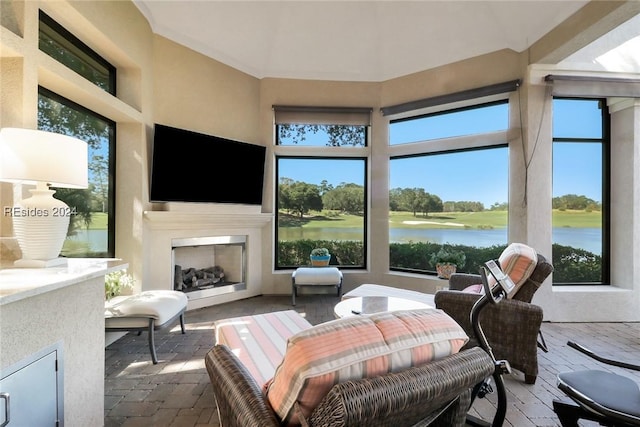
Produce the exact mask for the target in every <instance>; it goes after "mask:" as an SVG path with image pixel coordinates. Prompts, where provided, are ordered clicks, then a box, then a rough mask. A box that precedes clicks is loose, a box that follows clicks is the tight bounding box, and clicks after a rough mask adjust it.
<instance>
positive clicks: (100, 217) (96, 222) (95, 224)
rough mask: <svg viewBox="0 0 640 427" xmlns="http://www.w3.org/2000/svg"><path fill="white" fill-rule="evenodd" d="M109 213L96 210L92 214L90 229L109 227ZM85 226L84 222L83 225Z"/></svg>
mask: <svg viewBox="0 0 640 427" xmlns="http://www.w3.org/2000/svg"><path fill="white" fill-rule="evenodd" d="M107 219H108V217H107V214H106V213H102V212H95V213H92V214H91V224H89V230H106V229H107ZM82 228H84V224H83V225H82Z"/></svg>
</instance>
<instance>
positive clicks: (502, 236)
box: [278, 227, 602, 254]
mask: <svg viewBox="0 0 640 427" xmlns="http://www.w3.org/2000/svg"><path fill="white" fill-rule="evenodd" d="M552 232H553V240H554V243H558V244H560V245H565V246H571V247H574V248H581V249H584V250H586V251H589V252H592V253H594V254H600V253H601V252H602V244H601V241H602V229H600V228H564V227H563V228H554V229H553V231H552ZM278 238H279V239H281V240H299V239H310V240H362V230H360V229H349V228H329V227H327V228H312V229H305V228H281V229H280V230H278ZM389 238H390V241H391V242H392V243H406V242H409V241H413V242H434V243H440V244H445V243H449V244H453V245H468V246H477V247H488V246H493V245H504V244H506V242H507V229H506V228H501V229H492V230H477V229H438V228H422V229H413V230H411V229H407V228H391V229H389Z"/></svg>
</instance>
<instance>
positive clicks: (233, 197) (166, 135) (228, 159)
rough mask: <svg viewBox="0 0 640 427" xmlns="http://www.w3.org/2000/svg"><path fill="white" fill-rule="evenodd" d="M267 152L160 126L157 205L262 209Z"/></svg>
mask: <svg viewBox="0 0 640 427" xmlns="http://www.w3.org/2000/svg"><path fill="white" fill-rule="evenodd" d="M265 156H266V147H263V146H260V145H255V144H249V143H246V142H240V141H234V140H230V139H226V138H221V137H217V136H211V135H205V134H202V133H198V132H193V131H189V130H184V129H178V128H174V127H170V126H165V125H161V124H157V123H156V124H155V134H154V137H153V153H152V157H151V159H152V160H151V185H150V187H151V188H150V196H149V199H150V200H151V201H152V202H195V203H238V204H246V205H260V204H262V187H263V183H264V165H265Z"/></svg>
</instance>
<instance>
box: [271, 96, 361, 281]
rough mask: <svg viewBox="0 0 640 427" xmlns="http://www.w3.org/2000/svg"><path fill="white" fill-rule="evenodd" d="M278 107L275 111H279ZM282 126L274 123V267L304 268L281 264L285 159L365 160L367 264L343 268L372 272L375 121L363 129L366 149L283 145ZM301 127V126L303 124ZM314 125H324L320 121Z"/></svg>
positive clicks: (307, 109)
mask: <svg viewBox="0 0 640 427" xmlns="http://www.w3.org/2000/svg"><path fill="white" fill-rule="evenodd" d="M276 108H278V107H275V106H274V112H275V110H276ZM279 108H284V109H286V111H287V112H290V111H301V112H302V113H303V114H304V115H305V116H307V117H309V116H310V115H311V116H312V115H313V114H314V112H318V113H319V114H318V116H322V115H324V114H326V113H328V112H330V113H332V114H340V113H345V114H348V113H350V112H354V111H355V112H356V113H366V114H371V112H372V109H370V108H349V107H345V108H341V107H337V108H334V107H279ZM280 124H281V123H279V122H278V120H274V136H273V147H274V149H273V152H274V154H273V159H274V180H275V183H274V186H273V201H274V202H273V203H274V207H273V210H274V212H275V213H276V215H275V221H274V241H273V250H274V256H273V268H274V270H280V271H282V270H291V269H295V268H297V267H300V266H281V265H279V262H278V245H279V238H278V228H279V227H278V212H279V202H280V201H279V194H278V193H279V191H278V190H279V181H280V175H279V173H280V171H279V161H280V160H281V159H316V160H340V159H344V160H349V159H353V160H362V161H363V162H364V165H363V168H364V170H363V173H364V176H363V183H364V189H363V191H364V212H363V241H362V244H363V254H362V255H363V264H362V265H357V266H351V265H339V266H338V267H340V269H353V270H355V269H357V270H362V269H365V270H366V269H368V264H369V263H368V259H369V247H368V241H369V232H370V230H369V218H370V209H371V206H370V202H369V200H370V197H369V196H370V195H369V191H370V187H369V181H370V170H369V168H370V163H371V158H370V157H371V146H370V145H371V144H370V141H371V121H370V120H369V121H368V122H367V123H366V124H364V125H363V126H364V127H365V132H364V138H365V140H364V146H358V147H354V146H304V145H303V146H300V145H281V144H279V141H278V136H279V134H280V133H279V129H278V127H279V126H280ZM299 124H300V123H299ZM312 124H320V123H318V122H316V123H312ZM322 124H324V125H333V124H335V123H322ZM340 124H343V125H347V126H349V125H352V123H338V125H340Z"/></svg>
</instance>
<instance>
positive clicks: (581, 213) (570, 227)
mask: <svg viewBox="0 0 640 427" xmlns="http://www.w3.org/2000/svg"><path fill="white" fill-rule="evenodd" d="M604 105H605V103H604V101H603V100H599V99H576V98H554V100H553V200H552V208H553V211H552V212H553V213H552V219H553V266H554V273H553V281H554V284H572V283H573V284H590V283H592V284H603V283H606V282H608V280H609V278H608V255H607V254H608V243H607V242H608V228H607V227H606V226H605V224H607V223H608V220H607V216H608V215H607V213H608V206H607V203H606V195H607V194H608V186H607V182H608V180H607V179H606V174H607V173H608V158H609V155H608V147H609V144H608V143H607V141H608V138H609V137H608V114H607V113H606V112H605V108H604Z"/></svg>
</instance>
